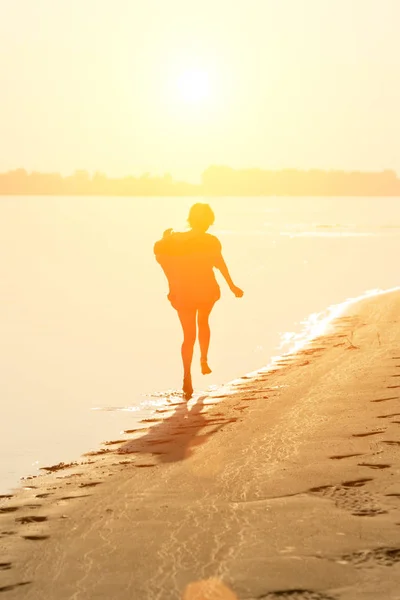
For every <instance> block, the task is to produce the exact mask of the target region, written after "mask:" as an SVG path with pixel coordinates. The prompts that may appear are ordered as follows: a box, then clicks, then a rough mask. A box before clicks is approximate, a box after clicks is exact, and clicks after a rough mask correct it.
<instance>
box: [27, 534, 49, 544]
mask: <svg viewBox="0 0 400 600" xmlns="http://www.w3.org/2000/svg"><path fill="white" fill-rule="evenodd" d="M22 537H23V538H24V540H30V541H32V542H41V541H43V540H48V539H49V537H50V536H49V535H23V536H22Z"/></svg>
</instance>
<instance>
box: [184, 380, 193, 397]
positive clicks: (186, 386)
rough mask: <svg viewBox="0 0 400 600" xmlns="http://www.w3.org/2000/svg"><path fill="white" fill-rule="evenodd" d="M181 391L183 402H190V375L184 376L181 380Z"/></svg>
mask: <svg viewBox="0 0 400 600" xmlns="http://www.w3.org/2000/svg"><path fill="white" fill-rule="evenodd" d="M182 391H183V397H184V398H185V400H190V398H191V397H192V396H193V386H192V378H191V377H190V375H186V376H185V377H184V378H183V387H182Z"/></svg>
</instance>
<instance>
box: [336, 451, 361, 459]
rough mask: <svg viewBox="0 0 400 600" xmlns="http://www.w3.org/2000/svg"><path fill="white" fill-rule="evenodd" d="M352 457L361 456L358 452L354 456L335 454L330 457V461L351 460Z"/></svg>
mask: <svg viewBox="0 0 400 600" xmlns="http://www.w3.org/2000/svg"><path fill="white" fill-rule="evenodd" d="M353 456H363V454H362V453H360V452H358V453H356V454H337V455H335V456H330V457H329V458H330V459H331V460H342V458H353Z"/></svg>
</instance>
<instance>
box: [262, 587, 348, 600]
mask: <svg viewBox="0 0 400 600" xmlns="http://www.w3.org/2000/svg"><path fill="white" fill-rule="evenodd" d="M259 598H260V599H261V598H262V600H284V599H285V598H288V600H336V596H330V595H328V594H325V593H324V592H315V591H314V590H302V589H297V590H278V591H276V592H269V593H267V594H263V595H262V596H259Z"/></svg>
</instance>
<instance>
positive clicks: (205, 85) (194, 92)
mask: <svg viewBox="0 0 400 600" xmlns="http://www.w3.org/2000/svg"><path fill="white" fill-rule="evenodd" d="M177 83H178V93H179V97H180V98H181V99H182V100H184V101H185V102H187V103H190V104H199V103H202V102H205V101H207V100H208V99H209V98H210V95H211V85H210V77H209V74H208V73H207V72H206V71H202V70H199V69H191V70H190V71H185V72H184V73H182V74H181V76H180V77H179V78H178V82H177Z"/></svg>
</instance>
